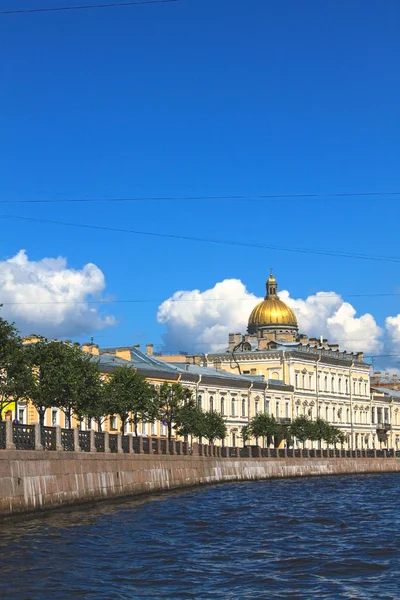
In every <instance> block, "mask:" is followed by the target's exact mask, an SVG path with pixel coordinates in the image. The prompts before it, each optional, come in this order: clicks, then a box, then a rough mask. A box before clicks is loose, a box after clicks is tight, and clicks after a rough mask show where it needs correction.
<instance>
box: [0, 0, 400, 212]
mask: <svg viewBox="0 0 400 600" xmlns="http://www.w3.org/2000/svg"><path fill="white" fill-rule="evenodd" d="M169 1H171V0H169ZM174 1H177V0H174ZM141 4H143V3H142V2H141ZM0 14H1V12H0ZM381 196H400V192H351V193H346V192H340V193H337V192H328V193H326V194H324V193H317V194H241V195H236V194H232V195H222V196H218V195H202V196H132V197H128V198H64V199H62V198H57V199H55V198H52V199H50V200H37V199H32V200H0V204H61V203H67V204H70V203H97V202H105V203H118V202H156V201H188V202H190V201H192V202H194V201H197V200H279V199H281V200H290V199H294V200H295V199H301V198H303V199H307V198H315V199H318V198H365V197H370V198H377V197H381Z"/></svg>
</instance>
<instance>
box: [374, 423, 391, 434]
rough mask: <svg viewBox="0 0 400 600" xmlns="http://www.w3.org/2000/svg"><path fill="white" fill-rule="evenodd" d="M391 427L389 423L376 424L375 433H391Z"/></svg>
mask: <svg viewBox="0 0 400 600" xmlns="http://www.w3.org/2000/svg"><path fill="white" fill-rule="evenodd" d="M391 429H392V426H391V424H390V423H377V424H376V433H386V432H387V431H391Z"/></svg>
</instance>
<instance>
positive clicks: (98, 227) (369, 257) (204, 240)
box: [0, 215, 400, 263]
mask: <svg viewBox="0 0 400 600" xmlns="http://www.w3.org/2000/svg"><path fill="white" fill-rule="evenodd" d="M0 219H15V220H20V221H30V222H35V223H48V224H50V225H64V226H66V227H77V228H82V229H95V230H98V231H112V232H115V233H130V234H134V235H143V236H148V237H159V238H164V239H175V240H184V241H190V242H202V243H207V244H218V245H225V246H236V247H245V248H256V249H262V250H279V251H285V252H299V253H301V254H317V255H321V256H338V257H341V258H353V259H354V258H356V259H361V260H376V261H380V262H392V263H400V257H398V256H372V255H368V254H356V253H350V252H335V251H333V250H313V249H311V248H292V247H288V246H278V245H275V244H254V243H251V242H238V241H236V240H220V239H216V238H203V237H196V236H186V235H176V234H172V233H157V232H153V231H140V230H135V229H122V228H119V227H106V226H104V225H90V224H83V223H70V222H67V221H54V220H50V219H37V218H35V217H21V216H17V215H0Z"/></svg>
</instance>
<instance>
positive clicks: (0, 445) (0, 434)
mask: <svg viewBox="0 0 400 600" xmlns="http://www.w3.org/2000/svg"><path fill="white" fill-rule="evenodd" d="M5 449H6V422H5V421H0V450H5Z"/></svg>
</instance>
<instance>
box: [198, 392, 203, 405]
mask: <svg viewBox="0 0 400 600" xmlns="http://www.w3.org/2000/svg"><path fill="white" fill-rule="evenodd" d="M202 404H203V399H202V397H201V394H199V395H198V396H197V406H198V407H199V408H202Z"/></svg>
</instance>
